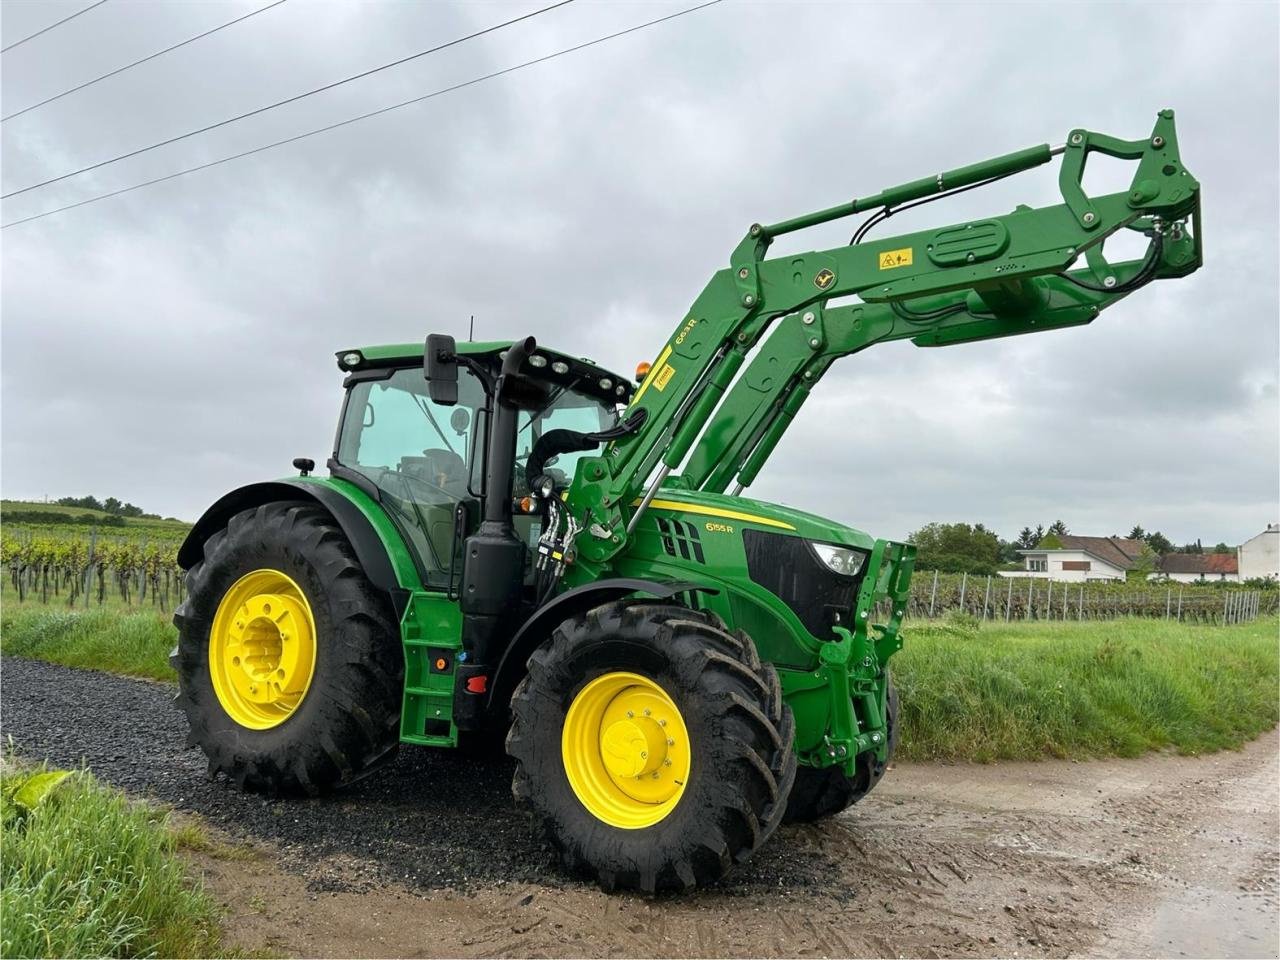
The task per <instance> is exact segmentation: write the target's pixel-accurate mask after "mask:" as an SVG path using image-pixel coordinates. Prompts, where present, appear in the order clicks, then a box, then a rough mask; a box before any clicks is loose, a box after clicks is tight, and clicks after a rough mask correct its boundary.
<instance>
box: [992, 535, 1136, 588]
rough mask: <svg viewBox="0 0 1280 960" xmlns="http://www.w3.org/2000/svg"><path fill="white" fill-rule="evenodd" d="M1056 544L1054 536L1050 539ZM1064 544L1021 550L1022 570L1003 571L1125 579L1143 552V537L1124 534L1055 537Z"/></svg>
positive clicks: (1016, 574)
mask: <svg viewBox="0 0 1280 960" xmlns="http://www.w3.org/2000/svg"><path fill="white" fill-rule="evenodd" d="M1049 542H1050V543H1055V540H1054V539H1050V540H1049ZM1056 543H1058V544H1061V546H1056V545H1055V546H1051V547H1047V548H1046V547H1036V548H1034V549H1032V550H1019V551H1018V552H1019V553H1020V554H1022V556H1023V559H1024V560H1025V564H1026V565H1025V567H1024V568H1023V569H1022V570H1002V571H1001V572H1000V576H1002V577H1044V578H1047V579H1049V580H1061V581H1066V582H1069V583H1083V582H1084V581H1086V580H1123V579H1125V573H1126V572H1127V571H1129V570H1131V569H1132V568H1133V567H1134V566H1135V565H1136V563H1137V559H1138V557H1139V555H1140V554H1141V553H1142V548H1143V542H1142V541H1141V540H1127V539H1124V538H1122V537H1073V536H1069V535H1068V536H1061V537H1057V538H1056Z"/></svg>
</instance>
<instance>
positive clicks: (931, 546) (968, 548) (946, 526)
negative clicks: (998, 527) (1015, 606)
mask: <svg viewBox="0 0 1280 960" xmlns="http://www.w3.org/2000/svg"><path fill="white" fill-rule="evenodd" d="M910 539H911V541H912V542H913V543H914V544H915V545H916V548H917V549H918V551H919V552H918V553H917V555H916V568H917V569H919V570H941V571H942V572H943V573H977V574H992V573H995V572H996V567H997V566H999V564H1000V538H999V537H997V536H996V535H995V534H994V533H993V532H992V531H990V530H988V529H987V528H986V527H984V526H983V525H982V524H980V523H979V524H976V525H973V526H971V525H969V524H967V523H930V524H926V525H925V526H924V527H922V528H920V529H919V530H917V531H916V532H915V533H913V534H911V538H910Z"/></svg>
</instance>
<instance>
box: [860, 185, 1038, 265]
mask: <svg viewBox="0 0 1280 960" xmlns="http://www.w3.org/2000/svg"><path fill="white" fill-rule="evenodd" d="M1022 172H1023V171H1021V170H1015V171H1013V172H1012V173H1002V174H1000V175H999V176H995V177H988V178H987V179H986V180H980V181H978V182H977V183H971V184H969V185H968V186H966V187H952V188H951V189H950V190H943V191H942V192H941V193H935V194H934V195H933V196H931V197H925V198H924V199H922V200H913V201H912V202H911V203H904V204H903V205H902V206H900V207H881V208H880V209H879V210H877V211H876V212H875V213H874V214H872V215H871V216H870V217H869V218H867V219H866V220H865V221H863V223H862V225H861V226H859V227H858V230H857V232H856V233H854V235H853V237H852V238H851V239H850V240H849V246H851V247H852V246H854V245H856V244H859V243H861V242H862V238H863V237H865V236H866V235H867V231H869V230H870V229H871V228H872V227H874V226H875V225H876V224H877V223H882V222H883V221H885V220H888V219H889V218H890V217H891V216H893V215H894V214H895V213H901V212H902V211H903V210H910V209H911V208H912V207H919V206H923V205H924V204H926V203H933V202H934V201H935V200H941V199H943V198H944V197H953V196H955V195H956V194H957V193H964V192H965V191H966V190H977V189H978V188H979V187H985V186H988V185H989V184H992V183H995V182H996V181H997V180H1003V179H1004V178H1005V177H1012V176H1013V175H1014V173H1022Z"/></svg>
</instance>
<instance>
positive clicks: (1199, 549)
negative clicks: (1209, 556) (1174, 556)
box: [1178, 540, 1204, 553]
mask: <svg viewBox="0 0 1280 960" xmlns="http://www.w3.org/2000/svg"><path fill="white" fill-rule="evenodd" d="M1178 552H1179V553H1204V547H1203V546H1201V545H1200V541H1199V540H1197V541H1196V542H1195V543H1184V544H1183V545H1182V546H1180V547H1179V548H1178Z"/></svg>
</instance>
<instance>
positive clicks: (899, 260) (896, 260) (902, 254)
mask: <svg viewBox="0 0 1280 960" xmlns="http://www.w3.org/2000/svg"><path fill="white" fill-rule="evenodd" d="M909 266H911V248H910V247H903V248H902V249H901V250H886V251H885V252H884V253H882V254H880V269H881V270H892V269H893V268H894V267H909Z"/></svg>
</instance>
